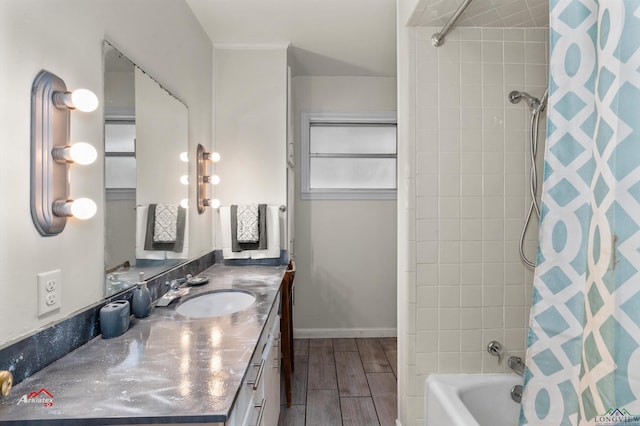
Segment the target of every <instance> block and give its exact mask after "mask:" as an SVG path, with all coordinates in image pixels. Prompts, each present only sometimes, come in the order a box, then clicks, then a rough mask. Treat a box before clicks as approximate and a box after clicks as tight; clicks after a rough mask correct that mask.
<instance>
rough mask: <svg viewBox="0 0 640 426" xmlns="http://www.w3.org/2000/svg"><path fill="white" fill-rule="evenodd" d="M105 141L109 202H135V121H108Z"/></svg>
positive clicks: (106, 181) (106, 180)
mask: <svg viewBox="0 0 640 426" xmlns="http://www.w3.org/2000/svg"><path fill="white" fill-rule="evenodd" d="M104 139H105V142H104V143H105V147H104V150H105V157H104V167H105V170H104V171H105V188H106V194H107V199H108V200H127V199H132V200H135V196H136V146H135V145H136V123H135V121H133V120H107V121H106V123H105V126H104Z"/></svg>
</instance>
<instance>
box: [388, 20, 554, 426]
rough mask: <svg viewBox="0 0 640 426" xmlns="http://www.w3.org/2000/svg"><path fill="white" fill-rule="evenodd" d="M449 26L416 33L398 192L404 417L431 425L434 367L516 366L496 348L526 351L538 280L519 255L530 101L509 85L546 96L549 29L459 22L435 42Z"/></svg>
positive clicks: (531, 253) (532, 247)
mask: <svg viewBox="0 0 640 426" xmlns="http://www.w3.org/2000/svg"><path fill="white" fill-rule="evenodd" d="M439 30H440V28H430V27H419V28H413V29H412V30H411V39H410V45H411V53H410V59H409V61H410V62H409V64H410V74H409V77H410V81H411V83H410V84H411V85H412V86H413V90H411V97H413V98H414V99H413V101H412V105H413V106H412V108H411V110H410V114H411V116H412V121H411V123H410V124H411V129H410V131H409V132H408V133H409V135H410V138H409V139H410V140H409V142H410V143H408V144H407V145H405V149H408V152H406V155H404V156H401V158H402V159H406V160H404V161H407V162H408V163H407V167H405V169H404V170H405V172H404V176H403V178H404V179H402V180H401V182H400V183H401V185H405V186H406V187H407V188H408V197H407V199H404V200H403V199H402V197H401V198H400V199H399V202H400V214H401V215H404V216H405V218H406V219H407V220H408V226H407V229H408V241H407V242H406V244H407V247H406V250H407V254H408V256H407V257H408V259H410V260H409V261H408V263H405V265H403V266H404V268H405V269H406V274H405V278H404V282H401V283H400V285H405V286H407V292H406V294H407V295H408V298H409V300H408V304H407V306H408V309H409V312H408V327H407V329H406V330H405V332H404V337H405V338H406V340H405V342H406V347H407V348H408V351H407V353H408V355H407V358H406V359H405V362H406V364H407V366H406V367H407V377H408V379H407V380H408V382H407V388H406V389H407V394H406V396H407V398H404V401H402V399H401V402H400V404H406V406H405V407H404V410H402V411H404V412H405V413H406V418H405V419H404V422H403V425H405V426H406V425H414V424H415V425H422V424H423V415H424V413H423V410H424V408H423V407H424V405H423V404H424V401H423V397H424V381H425V378H426V376H427V375H428V374H432V373H482V372H498V371H505V368H506V358H505V361H504V362H503V364H502V365H498V360H497V358H496V357H494V356H491V355H490V354H488V353H487V351H486V346H487V344H488V343H489V342H490V341H491V340H498V341H500V342H501V343H502V344H503V346H504V348H505V353H506V355H507V357H508V356H509V355H519V356H523V355H524V351H525V348H526V331H527V326H528V315H529V306H530V302H531V283H532V279H533V273H532V271H531V270H529V269H527V268H526V267H525V266H524V264H523V263H522V262H521V260H520V257H519V238H520V233H521V228H522V224H523V221H524V218H525V215H526V212H527V211H528V207H529V202H530V201H529V200H530V198H529V161H530V160H529V149H530V148H529V131H530V130H529V128H530V124H529V122H530V119H531V112H530V109H529V107H528V106H527V105H526V104H525V103H524V102H522V103H519V104H515V105H514V104H511V103H510V102H509V101H508V99H507V95H508V93H509V92H511V91H512V90H519V91H523V90H524V91H527V92H528V93H530V94H532V95H533V96H536V97H539V98H540V97H542V94H543V93H544V90H545V87H546V85H547V78H548V77H547V75H548V71H547V70H548V60H547V57H548V47H547V45H548V30H547V29H543V28H541V29H522V28H455V29H454V30H453V31H452V32H451V33H450V34H449V35H448V36H447V38H446V42H445V43H444V45H442V46H441V47H439V48H435V47H433V46H432V45H431V40H430V39H431V35H432V34H433V33H435V32H437V31H439ZM545 118H546V115H543V116H542V119H541V124H540V127H539V128H540V142H539V152H538V162H537V163H538V174H539V175H541V174H542V157H543V154H544V152H543V151H544V135H545V130H544V119H545ZM406 147H408V148H406ZM406 170H409V173H408V174H407V172H406ZM540 189H541V188H540V187H539V191H540ZM537 225H538V221H537V219H536V218H533V221H532V224H531V225H530V229H529V231H528V233H527V243H526V245H525V251H526V253H527V254H528V257H529V258H530V259H532V260H534V259H535V256H536V245H537V244H536V239H537ZM400 266H401V265H399V267H400ZM401 281H402V280H401ZM400 303H401V304H402V301H401V302H400ZM401 361H402V360H401Z"/></svg>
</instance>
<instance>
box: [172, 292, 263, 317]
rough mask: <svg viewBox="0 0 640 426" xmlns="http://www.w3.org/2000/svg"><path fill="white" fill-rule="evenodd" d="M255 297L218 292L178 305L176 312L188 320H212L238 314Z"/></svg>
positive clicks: (244, 293)
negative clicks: (188, 318)
mask: <svg viewBox="0 0 640 426" xmlns="http://www.w3.org/2000/svg"><path fill="white" fill-rule="evenodd" d="M255 301H256V297H255V296H254V295H252V294H251V293H248V292H244V291H240V290H219V291H213V292H210V293H204V294H202V295H200V296H195V297H192V298H190V299H187V300H185V301H184V302H182V303H180V304H179V305H178V307H177V308H176V312H178V313H179V314H180V315H184V316H185V317H190V318H214V317H221V316H224V315H229V314H232V313H234V312H239V311H242V310H244V309H247V308H248V307H249V306H251V305H253V303H254V302H255Z"/></svg>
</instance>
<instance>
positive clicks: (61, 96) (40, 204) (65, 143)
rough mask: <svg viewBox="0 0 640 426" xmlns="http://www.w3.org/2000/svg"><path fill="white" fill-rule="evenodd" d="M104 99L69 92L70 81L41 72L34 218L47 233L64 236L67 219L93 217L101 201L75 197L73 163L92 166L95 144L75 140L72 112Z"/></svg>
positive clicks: (36, 88) (34, 108) (34, 104)
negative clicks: (71, 179)
mask: <svg viewBox="0 0 640 426" xmlns="http://www.w3.org/2000/svg"><path fill="white" fill-rule="evenodd" d="M97 107H98V98H97V97H96V95H94V94H93V93H92V92H91V91H89V90H86V89H78V90H75V91H73V92H69V91H67V87H66V85H65V83H64V81H63V80H62V79H61V78H60V77H58V76H56V75H55V74H52V73H50V72H48V71H45V70H43V71H40V72H39V73H38V75H37V76H36V78H35V79H34V80H33V86H32V90H31V217H32V219H33V223H34V225H35V227H36V229H37V230H38V232H39V233H40V234H41V235H43V236H52V235H56V234H59V233H60V232H62V230H63V229H64V227H65V225H66V223H67V217H69V216H75V217H77V218H79V219H88V218H90V217H92V216H93V215H94V214H95V213H96V204H95V203H94V202H93V201H92V200H90V199H88V198H79V199H77V200H75V201H74V200H72V199H70V198H69V183H68V175H69V164H73V163H77V164H82V165H86V164H91V163H93V162H94V161H95V160H96V157H97V155H98V154H97V152H96V150H95V148H93V147H92V146H91V145H89V144H87V143H85V142H79V143H76V144H70V143H69V120H70V113H69V112H70V111H73V110H78V111H83V112H91V111H94V110H95V109H96V108H97Z"/></svg>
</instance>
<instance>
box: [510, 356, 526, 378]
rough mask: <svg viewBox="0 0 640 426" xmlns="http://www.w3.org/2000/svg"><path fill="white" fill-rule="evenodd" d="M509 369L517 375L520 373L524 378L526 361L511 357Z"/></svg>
mask: <svg viewBox="0 0 640 426" xmlns="http://www.w3.org/2000/svg"><path fill="white" fill-rule="evenodd" d="M507 363H508V365H509V368H510V369H512V370H513V371H514V372H515V373H518V374H519V375H521V376H524V368H525V365H524V361H523V360H522V358H520V357H519V356H512V357H509V361H507Z"/></svg>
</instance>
